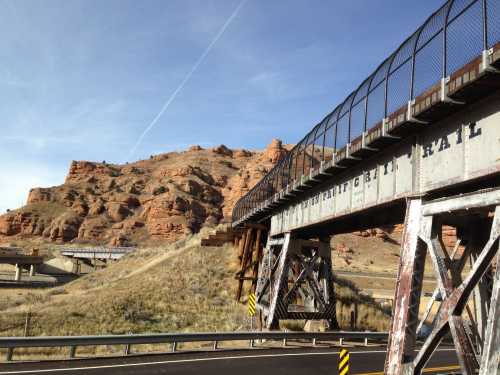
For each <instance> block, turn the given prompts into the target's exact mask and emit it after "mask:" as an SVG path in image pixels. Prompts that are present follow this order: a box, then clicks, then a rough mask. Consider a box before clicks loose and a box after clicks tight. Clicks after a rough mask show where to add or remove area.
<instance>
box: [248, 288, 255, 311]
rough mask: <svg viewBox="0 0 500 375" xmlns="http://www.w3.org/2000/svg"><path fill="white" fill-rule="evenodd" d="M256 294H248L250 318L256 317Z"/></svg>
mask: <svg viewBox="0 0 500 375" xmlns="http://www.w3.org/2000/svg"><path fill="white" fill-rule="evenodd" d="M255 311H256V307H255V294H254V293H249V294H248V316H255Z"/></svg>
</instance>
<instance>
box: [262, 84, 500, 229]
mask: <svg viewBox="0 0 500 375" xmlns="http://www.w3.org/2000/svg"><path fill="white" fill-rule="evenodd" d="M499 124H500V94H496V95H494V96H493V97H491V98H489V99H487V100H484V101H482V102H480V103H476V105H474V106H472V107H471V109H470V110H468V111H466V112H461V113H458V114H455V115H454V116H452V117H449V118H447V119H446V120H444V121H442V122H440V123H436V124H432V126H428V127H427V128H426V130H425V131H424V132H423V133H422V134H421V135H419V136H418V137H415V138H412V139H409V140H406V141H404V142H402V143H401V144H400V145H398V146H396V147H395V148H393V149H391V150H389V151H388V152H387V153H386V154H385V155H381V156H378V157H375V158H373V159H372V160H369V161H367V162H366V163H364V164H363V165H359V166H356V167H353V168H352V170H350V171H348V172H346V174H345V175H343V176H341V177H338V178H332V180H331V182H328V183H326V184H325V185H323V186H320V187H318V188H316V189H312V190H311V193H310V194H308V195H307V196H306V197H305V198H304V199H302V200H300V201H298V202H296V203H294V204H290V205H289V206H288V207H286V208H284V209H282V210H280V211H278V212H276V213H275V214H274V215H273V216H272V218H271V234H272V235H277V234H280V233H284V232H287V231H291V230H295V229H298V228H301V227H304V226H309V225H312V224H315V223H321V222H323V221H326V220H331V219H335V218H338V217H341V216H342V215H345V214H351V213H356V212H362V211H363V210H365V209H367V208H370V207H374V206H377V205H381V204H384V203H387V202H390V201H393V200H396V199H402V198H406V197H408V196H412V195H416V194H424V193H428V192H430V191H433V190H435V189H439V188H443V187H445V186H451V185H453V184H458V183H461V182H465V181H469V180H472V179H474V178H478V177H482V176H488V175H492V174H495V173H498V172H499V171H500V126H499Z"/></svg>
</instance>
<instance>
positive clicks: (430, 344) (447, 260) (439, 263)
mask: <svg viewBox="0 0 500 375" xmlns="http://www.w3.org/2000/svg"><path fill="white" fill-rule="evenodd" d="M499 191H500V189H498V188H496V189H490V190H486V191H479V192H476V193H473V194H472V193H471V194H467V195H462V196H456V197H450V198H448V199H440V200H436V201H431V202H424V203H423V204H422V206H421V207H419V209H418V210H415V211H413V213H412V207H413V208H415V206H416V204H415V202H419V200H418V199H416V200H415V201H410V202H409V204H408V212H407V219H406V222H405V224H406V225H405V233H404V236H403V240H404V242H403V249H402V253H401V264H400V270H399V274H398V282H397V286H396V305H395V308H394V314H393V321H392V324H391V331H390V337H389V344H388V356H387V360H386V374H391V375H407V374H408V375H409V374H411V375H417V374H420V373H421V371H422V370H423V369H424V367H425V366H426V364H427V362H428V360H429V359H430V357H431V356H432V354H433V353H434V351H435V349H436V348H437V347H438V345H439V344H440V342H441V340H442V338H443V337H444V336H445V335H446V334H447V333H450V334H451V336H452V338H453V342H454V344H455V349H456V353H457V357H458V360H459V363H460V367H461V371H462V374H465V375H472V374H477V371H478V370H479V371H480V374H481V375H483V374H498V373H500V371H499V360H500V354H499V351H498V345H499V340H500V329H499V320H500V314H499V311H498V308H499V303H498V298H499V291H498V289H499V283H498V278H499V276H498V264H499V263H500V253H499V244H498V242H499V237H500V205H497V206H496V208H495V212H494V215H493V220H491V229H488V228H489V227H488V226H485V222H484V220H486V219H485V218H487V217H489V216H490V215H491V205H492V202H496V198H497V197H498V192H499ZM471 202H473V207H474V208H475V211H474V213H475V214H476V215H474V214H470V213H468V208H469V207H471ZM481 202H482V203H481ZM481 208H482V209H483V210H482V211H478V209H481ZM480 212H482V216H481V215H480V216H477V214H478V213H480ZM424 213H425V215H424ZM450 214H451V215H455V216H456V217H457V219H459V221H460V222H461V223H462V224H461V225H462V228H461V233H460V236H462V237H461V239H464V240H465V248H464V249H463V252H462V255H461V257H460V258H459V259H455V254H456V252H457V249H458V246H459V244H460V243H458V244H457V245H456V246H455V248H454V250H453V252H452V254H451V256H450V255H449V254H448V251H447V249H446V248H445V247H444V245H443V242H442V238H441V237H442V226H443V220H444V218H445V217H446V218H448V219H449V218H450ZM443 215H446V216H443ZM458 215H460V216H459V217H458ZM481 217H482V219H480V218H481ZM478 220H483V221H478ZM415 222H420V223H421V224H420V228H419V229H418V230H417V231H418V234H417V235H415V234H414V236H413V237H417V236H418V239H415V238H413V241H418V242H421V243H425V245H426V246H425V247H424V248H423V250H424V251H420V252H417V253H412V252H411V251H408V250H409V249H410V250H411V249H412V246H411V242H408V241H409V238H411V237H409V233H410V234H411V233H415V232H414V231H412V229H413V228H414V224H415ZM486 231H488V232H486ZM413 244H414V242H413ZM416 248H417V249H419V247H418V246H417V247H416ZM426 249H428V251H429V253H430V256H431V260H432V263H433V268H434V271H435V274H436V278H437V283H438V290H439V296H440V297H441V298H439V299H440V300H442V302H441V305H440V306H439V310H438V312H437V315H436V316H435V318H434V322H433V326H432V331H431V333H430V334H429V335H428V336H427V338H426V340H425V342H424V343H423V345H422V347H421V348H420V349H419V350H418V353H417V354H416V355H415V356H414V351H413V349H414V346H412V345H413V344H414V338H415V330H414V327H415V325H414V322H415V321H418V319H417V316H418V304H416V305H415V304H412V303H411V301H417V300H418V299H417V298H418V297H417V294H418V293H420V291H419V290H417V289H416V288H412V287H411V283H414V284H415V285H419V283H420V281H421V279H420V277H421V276H422V272H423V266H421V267H419V266H418V264H419V263H420V264H421V265H422V264H423V262H424V261H425V252H426ZM421 250H422V249H421ZM495 256H496V257H497V258H496V259H497V274H496V276H495V281H494V286H493V291H492V293H491V294H489V293H487V291H488V289H489V288H488V284H489V283H490V280H489V274H490V273H491V272H490V270H491V267H492V261H493V259H495ZM469 257H470V258H471V259H472V260H473V265H472V267H471V270H470V271H469V273H468V274H467V275H466V277H465V278H464V279H462V272H463V268H464V266H465V264H466V259H468V258H469ZM411 265H413V267H414V268H413V269H411V268H410V266H411ZM419 270H420V272H417V271H419ZM475 290H476V291H480V292H481V290H482V292H481V293H479V294H474V291H475ZM434 295H436V298H435V299H436V300H437V293H434ZM436 302H437V301H436ZM471 302H475V303H476V306H478V305H479V307H481V306H489V312H488V314H487V324H486V327H482V326H481V323H480V319H478V318H477V317H478V316H480V315H477V314H476V315H475V316H476V317H475V316H474V314H473V313H472V312H471V310H470V304H471ZM406 309H407V310H406ZM478 313H479V314H481V311H479V312H478ZM412 315H413V316H412ZM485 318H486V317H485V316H483V317H481V319H484V320H485ZM484 332H485V333H484Z"/></svg>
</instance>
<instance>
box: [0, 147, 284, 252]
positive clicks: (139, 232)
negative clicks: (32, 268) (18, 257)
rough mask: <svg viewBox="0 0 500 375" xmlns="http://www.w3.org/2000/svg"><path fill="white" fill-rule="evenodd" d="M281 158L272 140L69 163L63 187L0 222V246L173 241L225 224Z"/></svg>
mask: <svg viewBox="0 0 500 375" xmlns="http://www.w3.org/2000/svg"><path fill="white" fill-rule="evenodd" d="M285 153H286V149H285V148H284V147H283V146H282V144H281V141H279V140H273V142H272V143H271V144H270V145H269V146H268V147H267V148H266V149H265V150H264V151H248V150H241V149H240V150H231V149H229V148H227V147H226V146H223V145H221V146H219V147H216V148H212V149H203V148H201V147H200V146H192V147H190V148H189V149H188V150H187V151H183V152H170V153H165V154H160V155H152V156H151V157H150V159H147V160H141V161H138V162H135V163H129V164H126V165H116V164H108V163H106V162H104V161H103V162H102V163H96V162H88V161H73V162H72V163H71V166H70V169H69V173H68V175H67V177H66V181H65V182H64V184H62V185H59V186H55V187H51V188H34V189H32V190H31V191H30V194H29V197H28V201H27V203H26V206H24V207H22V208H20V209H17V210H14V211H9V212H8V213H6V214H4V215H2V216H0V242H2V241H9V240H11V239H19V238H35V237H37V238H40V237H42V238H45V239H47V240H50V241H55V242H69V241H72V242H87V243H94V244H109V245H112V246H123V245H131V244H138V243H141V244H143V243H147V242H154V241H156V240H161V241H175V240H177V239H179V238H181V237H183V236H184V235H186V234H190V233H196V232H198V231H199V230H200V228H201V227H202V226H203V225H204V224H217V223H220V222H223V221H224V220H225V219H226V220H227V219H228V218H229V217H230V214H231V209H232V207H233V205H234V203H235V202H236V200H238V199H239V198H240V197H241V196H242V195H243V194H245V193H246V192H247V191H248V190H249V188H251V187H252V186H253V185H254V184H255V183H256V182H257V181H258V180H259V179H260V178H261V177H262V176H263V175H265V174H266V173H267V172H268V171H269V169H270V168H271V167H272V166H273V165H274V163H276V162H277V161H278V160H279V159H280V158H281V157H282V156H283V155H284V154H285Z"/></svg>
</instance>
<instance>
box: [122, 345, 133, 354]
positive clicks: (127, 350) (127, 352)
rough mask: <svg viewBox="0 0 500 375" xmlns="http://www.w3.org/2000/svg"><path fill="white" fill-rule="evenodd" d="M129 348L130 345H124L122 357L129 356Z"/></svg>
mask: <svg viewBox="0 0 500 375" xmlns="http://www.w3.org/2000/svg"><path fill="white" fill-rule="evenodd" d="M130 347H131V345H130V344H126V345H125V348H124V350H123V354H124V355H129V354H130Z"/></svg>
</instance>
